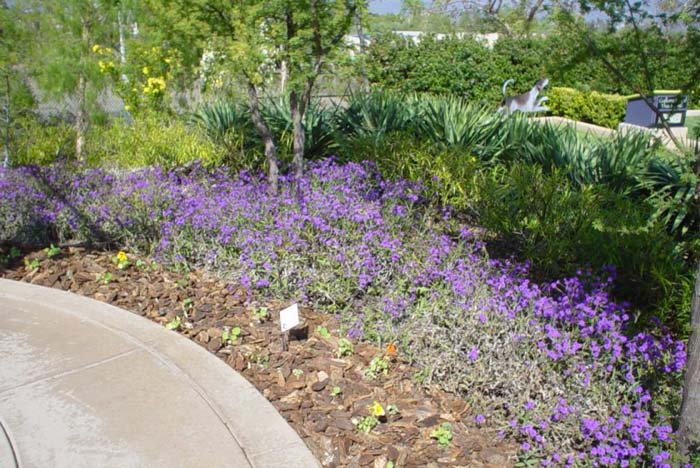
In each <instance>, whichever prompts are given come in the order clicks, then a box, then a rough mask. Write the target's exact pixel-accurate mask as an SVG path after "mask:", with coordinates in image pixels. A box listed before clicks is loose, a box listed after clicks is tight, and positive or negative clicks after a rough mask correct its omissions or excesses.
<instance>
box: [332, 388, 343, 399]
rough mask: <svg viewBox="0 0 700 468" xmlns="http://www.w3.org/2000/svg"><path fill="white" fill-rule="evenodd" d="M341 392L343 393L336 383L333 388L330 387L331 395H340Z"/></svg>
mask: <svg viewBox="0 0 700 468" xmlns="http://www.w3.org/2000/svg"><path fill="white" fill-rule="evenodd" d="M342 393H343V389H341V388H340V387H339V386H337V385H335V386H334V387H333V388H331V396H332V397H337V396H340V395H341V394H342Z"/></svg>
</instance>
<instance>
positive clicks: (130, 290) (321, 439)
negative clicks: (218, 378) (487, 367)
mask: <svg viewBox="0 0 700 468" xmlns="http://www.w3.org/2000/svg"><path fill="white" fill-rule="evenodd" d="M0 253H2V252H0ZM114 256H115V253H108V252H93V251H87V250H84V249H82V248H75V247H71V248H67V249H63V250H62V251H61V253H60V254H59V255H57V256H55V257H53V258H48V255H47V252H46V251H35V252H31V253H28V254H27V255H26V256H25V257H24V258H25V260H24V263H21V260H20V261H16V262H15V264H13V265H11V266H9V267H7V268H6V269H4V270H3V269H2V268H1V267H0V276H2V277H5V278H8V279H13V280H19V281H26V282H29V283H33V284H37V285H42V286H49V287H53V288H58V289H63V290H67V291H72V292H74V293H77V294H81V295H84V296H87V297H91V298H93V299H97V300H99V301H103V302H107V303H110V304H113V305H115V306H118V307H121V308H124V309H126V310H129V311H131V312H133V313H136V314H138V315H142V316H144V317H147V318H149V319H151V320H153V321H155V322H157V323H160V324H163V325H165V324H168V323H171V324H172V321H173V319H175V317H176V316H180V317H183V318H182V323H181V325H180V327H179V329H178V331H179V332H180V333H181V334H182V335H184V336H186V337H188V338H190V339H192V340H194V341H195V342H197V343H199V344H200V345H201V346H203V347H205V348H206V349H208V350H209V351H210V352H211V353H214V354H215V355H216V356H217V357H219V358H220V359H222V360H224V361H225V362H226V363H228V364H229V365H230V366H231V367H233V368H234V369H235V370H236V371H238V372H240V373H241V374H242V375H243V376H244V377H245V378H246V379H248V380H249V381H250V382H251V383H252V384H253V385H255V387H257V388H258V390H259V391H260V392H261V393H262V394H263V395H264V396H265V397H266V398H267V399H268V400H269V401H270V402H272V404H273V405H274V406H275V407H276V408H277V410H278V411H279V412H280V413H281V414H282V416H283V417H284V418H285V419H286V420H287V421H288V422H289V423H290V424H291V426H292V427H293V428H294V429H295V430H296V431H297V433H298V434H299V435H300V436H301V437H302V439H303V440H304V442H305V443H306V444H307V446H308V447H309V448H310V449H311V451H312V452H313V453H314V455H315V456H316V457H317V458H318V460H319V461H320V462H321V464H322V465H323V466H328V467H337V466H348V467H360V466H370V467H375V468H382V467H385V466H387V463H389V462H393V466H395V467H418V466H421V467H424V466H427V467H448V466H449V467H460V466H464V467H493V468H495V467H504V466H513V463H514V460H515V450H516V449H515V446H514V445H513V444H511V443H508V442H505V441H501V440H500V439H499V437H498V436H497V434H496V431H495V430H493V429H489V428H485V427H477V426H476V425H475V424H474V422H473V421H474V416H475V415H474V414H473V412H472V411H470V408H469V407H468V405H467V404H466V403H465V401H464V400H463V399H461V398H458V397H456V396H454V395H452V394H449V393H446V392H443V391H441V390H439V389H437V388H435V387H428V386H425V385H421V384H419V383H417V382H416V381H415V378H414V376H415V374H416V370H417V369H416V368H414V367H411V366H410V365H409V364H408V363H406V362H404V361H403V360H402V359H401V350H400V349H399V350H398V351H397V352H396V353H395V354H392V355H391V356H390V359H391V365H390V368H389V371H388V374H387V375H383V374H381V373H380V374H379V376H378V377H377V378H375V379H368V378H366V377H365V370H366V369H367V368H368V365H369V363H370V361H371V360H372V358H374V357H381V356H385V355H386V353H385V350H380V349H378V348H376V347H375V346H373V345H371V344H368V343H355V344H354V352H353V353H352V354H351V355H350V356H343V357H342V358H338V357H337V350H338V339H339V330H338V323H337V321H336V320H335V319H334V318H333V317H332V316H329V315H326V314H321V313H318V312H315V311H313V310H310V309H307V308H301V309H300V315H301V316H302V317H303V320H304V322H305V323H304V326H305V327H306V336H304V333H301V334H300V335H301V336H299V337H298V338H297V339H294V338H292V340H291V341H290V343H289V349H288V351H282V345H281V340H280V335H279V322H278V321H277V317H276V315H277V312H278V311H279V310H280V309H281V308H283V307H284V306H286V305H288V304H284V303H280V302H275V301H261V300H257V301H256V300H254V299H251V298H248V297H246V293H245V291H244V290H243V289H241V288H238V287H236V286H235V285H231V284H228V283H226V282H223V281H221V280H218V279H216V278H214V277H213V276H211V275H208V274H206V273H204V272H202V271H194V272H191V273H188V274H178V273H174V272H172V271H168V270H165V269H163V268H161V267H159V266H155V265H154V264H152V262H151V261H149V260H148V259H141V262H139V267H137V266H136V261H137V258H136V257H135V256H133V255H129V262H130V266H128V267H127V268H125V269H124V270H119V269H117V267H116V265H115V264H114V263H113V261H112V258H113V257H114ZM32 260H36V261H38V268H35V267H36V266H37V263H36V262H34V265H31V261H32ZM142 262H143V263H142ZM110 275H111V276H110ZM261 307H267V309H268V310H269V311H271V312H272V313H271V314H269V315H268V316H267V317H263V316H261V315H260V314H257V315H256V313H255V312H256V311H259V310H260V308H261ZM233 327H239V328H240V329H241V333H240V336H239V337H238V339H237V340H236V343H235V344H230V343H224V342H223V340H222V334H223V332H224V330H226V329H230V328H233ZM319 327H326V328H327V329H328V331H329V332H330V336H326V337H323V336H321V334H323V335H326V334H325V333H320V332H319ZM336 387H339V389H340V391H341V392H342V393H338V388H336ZM374 401H377V402H379V403H380V404H381V405H382V406H383V407H384V408H385V409H386V408H387V407H388V406H389V405H394V406H395V407H396V408H398V413H396V412H392V413H393V414H390V413H387V416H386V418H385V420H384V421H383V422H381V423H380V424H378V425H377V426H376V427H375V428H374V429H373V430H372V431H371V432H370V433H368V434H365V433H363V432H361V431H359V430H358V428H357V427H356V426H355V424H354V422H357V421H358V420H360V419H361V418H363V417H365V416H368V415H369V414H370V410H369V406H370V405H372V404H373V402H374ZM444 422H448V423H450V424H451V426H452V434H453V439H452V441H451V443H450V444H449V446H448V447H446V448H439V447H438V443H437V441H436V440H435V439H433V438H431V433H432V432H433V431H434V430H435V429H437V428H439V427H440V426H441V424H442V423H444ZM388 466H391V464H390V463H389V465H388Z"/></svg>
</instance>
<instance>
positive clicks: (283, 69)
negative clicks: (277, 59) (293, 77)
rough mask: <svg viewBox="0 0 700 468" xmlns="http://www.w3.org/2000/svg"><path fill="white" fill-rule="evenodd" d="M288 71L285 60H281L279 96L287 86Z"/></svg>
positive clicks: (282, 94)
mask: <svg viewBox="0 0 700 468" xmlns="http://www.w3.org/2000/svg"><path fill="white" fill-rule="evenodd" d="M288 74H289V72H288V71H287V61H286V60H282V63H281V64H280V92H279V94H280V96H284V88H285V87H286V86H287V75H288Z"/></svg>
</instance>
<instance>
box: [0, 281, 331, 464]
mask: <svg viewBox="0 0 700 468" xmlns="http://www.w3.org/2000/svg"><path fill="white" fill-rule="evenodd" d="M318 466H319V464H318V462H317V461H316V460H315V458H314V457H313V456H312V455H311V452H310V451H309V450H308V449H307V448H306V446H305V445H304V443H303V442H302V441H301V439H300V438H299V436H298V435H297V434H296V433H295V432H294V431H293V430H292V428H291V427H290V426H289V425H288V424H287V423H286V421H284V419H283V418H282V417H281V416H280V415H279V413H278V412H277V411H276V410H275V409H274V407H273V406H272V405H271V404H270V403H269V402H268V401H267V400H265V398H263V396H262V395H260V393H259V392H258V391H257V390H256V389H255V388H254V387H253V386H252V385H251V384H249V383H248V382H247V381H246V380H245V379H244V378H243V377H242V376H240V375H239V374H238V373H236V372H235V371H234V370H233V369H231V368H230V367H229V366H227V365H226V364H225V363H223V362H222V361H221V360H219V359H218V358H217V357H215V356H213V355H211V354H210V353H208V352H207V351H206V350H204V349H203V348H201V347H199V346H197V345H196V344H195V343H192V342H191V341H190V340H188V339H186V338H184V337H181V336H180V335H178V334H177V333H174V332H171V331H169V330H166V329H164V328H163V327H160V326H158V325H156V324H154V323H152V322H150V321H148V320H147V319H144V318H142V317H139V316H137V315H135V314H132V313H130V312H127V311H124V310H122V309H118V308H116V307H112V306H110V305H106V304H102V303H100V302H97V301H94V300H91V299H87V298H84V297H81V296H77V295H74V294H71V293H66V292H63V291H58V290H53V289H49V288H43V287H39V286H33V285H30V284H25V283H17V282H14V281H8V280H2V279H0V467H3V468H6V467H7V468H11V467H22V468H25V467H42V468H43V467H52V468H62V467H66V468H68V467H70V468H79V467H90V468H94V467H101V468H104V467H119V468H126V467H145V468H152V467H154V468H155V467H168V468H172V467H207V468H209V467H234V468H237V467H241V468H244V467H318Z"/></svg>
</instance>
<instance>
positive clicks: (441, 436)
mask: <svg viewBox="0 0 700 468" xmlns="http://www.w3.org/2000/svg"><path fill="white" fill-rule="evenodd" d="M430 438H431V439H437V443H438V447H440V448H447V447H449V446H450V442H452V425H451V424H450V423H447V422H445V423H442V425H440V427H439V428H437V429H435V430H434V431H432V432H431V433H430Z"/></svg>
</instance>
